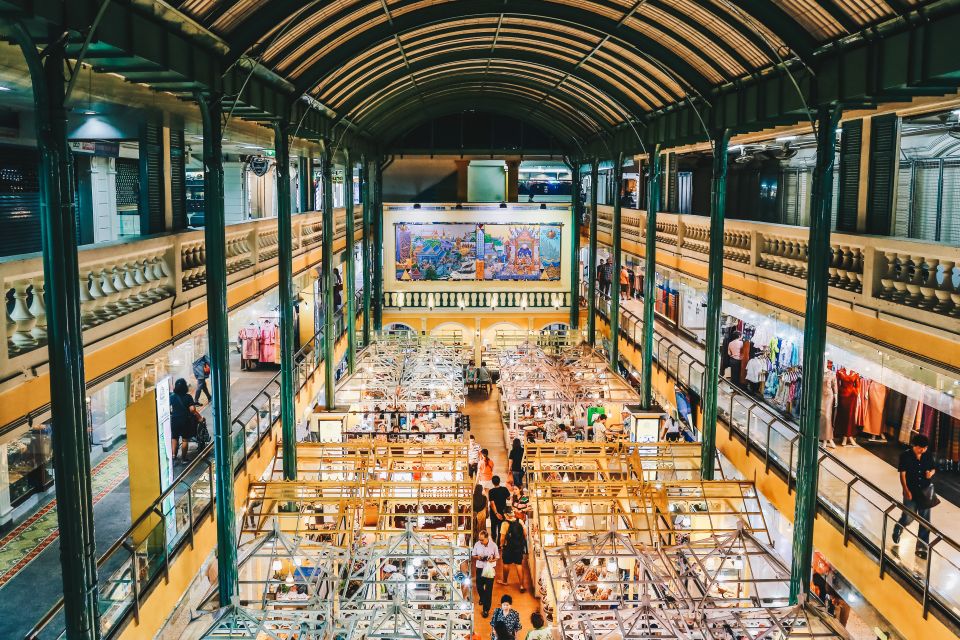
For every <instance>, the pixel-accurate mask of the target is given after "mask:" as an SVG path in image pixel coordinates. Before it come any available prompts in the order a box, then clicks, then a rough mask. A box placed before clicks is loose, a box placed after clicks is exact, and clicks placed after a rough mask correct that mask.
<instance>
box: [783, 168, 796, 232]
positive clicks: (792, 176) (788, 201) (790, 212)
mask: <svg viewBox="0 0 960 640" xmlns="http://www.w3.org/2000/svg"><path fill="white" fill-rule="evenodd" d="M799 180H800V172H799V171H797V170H796V169H784V170H783V172H782V175H781V178H780V181H781V184H783V190H782V192H781V193H782V198H781V200H780V205H781V206H780V222H781V223H782V224H794V225H795V224H797V197H798V195H799V188H798V183H799Z"/></svg>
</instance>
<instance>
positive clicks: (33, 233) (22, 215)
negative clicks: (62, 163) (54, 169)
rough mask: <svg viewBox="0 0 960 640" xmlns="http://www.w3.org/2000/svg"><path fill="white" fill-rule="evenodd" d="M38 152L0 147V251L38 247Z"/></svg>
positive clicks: (12, 252) (7, 252) (7, 253)
mask: <svg viewBox="0 0 960 640" xmlns="http://www.w3.org/2000/svg"><path fill="white" fill-rule="evenodd" d="M39 168H40V154H39V153H38V152H37V151H36V150H35V149H30V148H25V147H7V146H3V147H0V226H2V228H3V234H0V255H2V256H11V255H17V254H21V253H30V252H33V251H40V176H39Z"/></svg>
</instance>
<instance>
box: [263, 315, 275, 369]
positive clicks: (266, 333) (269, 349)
mask: <svg viewBox="0 0 960 640" xmlns="http://www.w3.org/2000/svg"><path fill="white" fill-rule="evenodd" d="M277 333H278V332H277V325H275V324H267V325H265V326H264V327H263V329H262V331H261V336H262V337H261V340H260V362H271V363H274V362H277V361H278V360H279V358H277Z"/></svg>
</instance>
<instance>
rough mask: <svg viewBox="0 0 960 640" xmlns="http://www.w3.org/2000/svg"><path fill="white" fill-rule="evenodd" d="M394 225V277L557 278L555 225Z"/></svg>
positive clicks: (557, 235)
mask: <svg viewBox="0 0 960 640" xmlns="http://www.w3.org/2000/svg"><path fill="white" fill-rule="evenodd" d="M394 226H395V228H396V274H397V280H401V281H413V282H416V281H431V280H508V281H513V280H547V281H556V280H559V279H560V246H561V245H560V235H561V234H560V232H561V225H560V224H482V223H449V222H438V223H397V224H396V225H394Z"/></svg>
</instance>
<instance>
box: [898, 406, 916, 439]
mask: <svg viewBox="0 0 960 640" xmlns="http://www.w3.org/2000/svg"><path fill="white" fill-rule="evenodd" d="M919 420H920V401H919V400H917V399H916V398H910V397H907V401H906V403H905V404H904V407H903V418H901V419H900V430H899V432H898V433H897V440H898V441H900V442H902V443H903V444H909V443H910V439H911V438H912V437H913V432H914V431H915V430H916V429H917V423H918V422H919Z"/></svg>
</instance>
